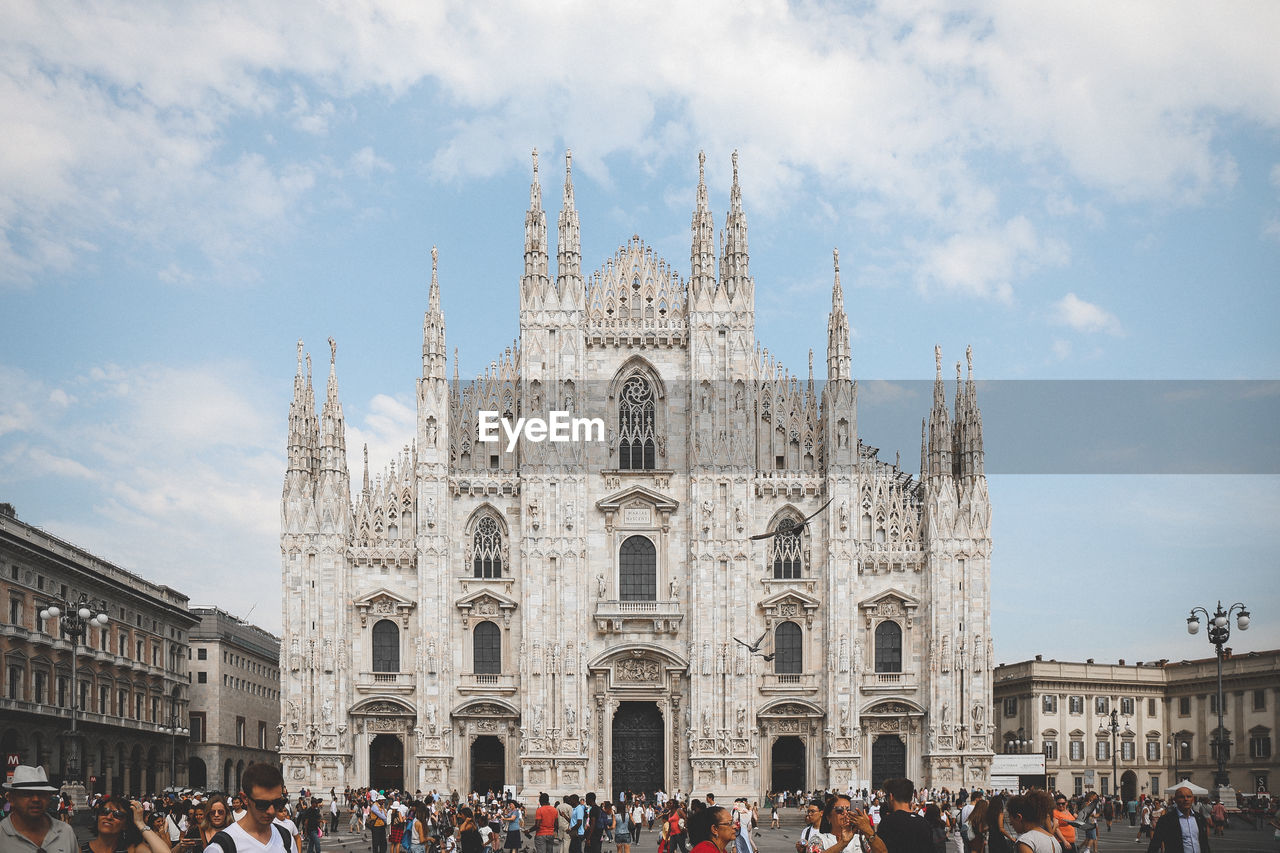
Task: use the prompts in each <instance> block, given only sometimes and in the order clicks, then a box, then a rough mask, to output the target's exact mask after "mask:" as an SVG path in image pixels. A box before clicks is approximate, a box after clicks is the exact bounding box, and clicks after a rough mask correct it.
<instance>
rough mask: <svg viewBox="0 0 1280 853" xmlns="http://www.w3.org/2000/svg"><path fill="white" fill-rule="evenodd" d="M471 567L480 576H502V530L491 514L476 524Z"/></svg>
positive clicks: (472, 541)
mask: <svg viewBox="0 0 1280 853" xmlns="http://www.w3.org/2000/svg"><path fill="white" fill-rule="evenodd" d="M471 568H472V571H473V572H474V573H475V576H476V577H478V578H500V577H502V530H501V529H500V528H499V527H498V522H497V521H495V520H494V518H493V516H491V515H486V516H485V517H484V518H481V519H480V521H479V522H478V523H477V524H476V532H475V535H474V536H472V538H471Z"/></svg>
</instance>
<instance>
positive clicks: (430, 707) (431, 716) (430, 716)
mask: <svg viewBox="0 0 1280 853" xmlns="http://www.w3.org/2000/svg"><path fill="white" fill-rule="evenodd" d="M427 731H428V732H430V733H431V734H433V735H434V734H435V733H436V703H434V702H428V703H427Z"/></svg>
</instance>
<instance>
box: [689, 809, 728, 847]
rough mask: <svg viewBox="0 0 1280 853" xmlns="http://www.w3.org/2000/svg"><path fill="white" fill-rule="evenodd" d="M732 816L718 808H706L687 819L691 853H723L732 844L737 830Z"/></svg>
mask: <svg viewBox="0 0 1280 853" xmlns="http://www.w3.org/2000/svg"><path fill="white" fill-rule="evenodd" d="M734 827H735V821H734V819H733V816H732V815H730V814H729V812H728V810H727V809H723V808H721V807H720V806H708V807H707V808H704V809H702V810H701V811H699V812H698V813H697V814H694V815H691V816H690V817H689V824H688V827H687V828H688V830H689V840H690V841H692V842H693V853H725V851H727V850H728V849H729V848H730V846H731V845H732V844H733V843H734V840H735V838H736V837H737V830H736V829H735V828H734Z"/></svg>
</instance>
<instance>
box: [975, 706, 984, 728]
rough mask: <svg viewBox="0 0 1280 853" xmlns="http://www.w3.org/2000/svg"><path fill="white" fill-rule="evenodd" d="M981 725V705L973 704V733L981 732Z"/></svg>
mask: <svg viewBox="0 0 1280 853" xmlns="http://www.w3.org/2000/svg"><path fill="white" fill-rule="evenodd" d="M982 724H983V719H982V703H981V702H975V703H973V731H974V733H975V734H976V733H979V732H981V731H982Z"/></svg>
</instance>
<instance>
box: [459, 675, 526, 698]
mask: <svg viewBox="0 0 1280 853" xmlns="http://www.w3.org/2000/svg"><path fill="white" fill-rule="evenodd" d="M519 689H520V676H518V675H515V674H508V673H505V672H504V673H497V672H464V673H463V674H462V675H461V676H460V677H459V681H458V692H459V693H465V694H469V695H474V694H477V693H480V694H484V695H485V696H511V695H513V694H514V693H515V692H516V691H517V690H519Z"/></svg>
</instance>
